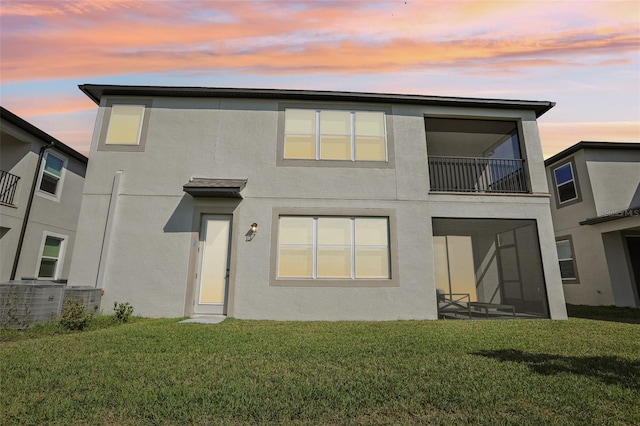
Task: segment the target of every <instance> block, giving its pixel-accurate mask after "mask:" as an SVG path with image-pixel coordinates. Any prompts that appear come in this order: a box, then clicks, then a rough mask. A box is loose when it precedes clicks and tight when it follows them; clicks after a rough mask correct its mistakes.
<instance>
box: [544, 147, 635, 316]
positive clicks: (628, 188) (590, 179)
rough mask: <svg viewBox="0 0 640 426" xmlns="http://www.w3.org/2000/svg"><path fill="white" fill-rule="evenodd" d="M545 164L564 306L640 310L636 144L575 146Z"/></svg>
mask: <svg viewBox="0 0 640 426" xmlns="http://www.w3.org/2000/svg"><path fill="white" fill-rule="evenodd" d="M545 166H546V168H547V175H548V182H549V190H550V191H551V193H552V194H553V196H552V200H551V210H552V216H553V224H554V228H555V234H556V245H557V250H558V258H559V261H560V272H561V275H562V283H563V287H564V293H565V297H566V300H567V303H573V304H585V305H617V306H640V298H639V296H640V144H639V143H620V142H617V143H614V142H579V143H577V144H575V145H573V146H571V147H569V148H567V149H565V150H564V151H562V152H560V153H558V154H556V155H554V156H553V157H551V158H549V159H547V160H546V161H545Z"/></svg>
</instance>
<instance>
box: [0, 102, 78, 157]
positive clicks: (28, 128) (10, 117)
mask: <svg viewBox="0 0 640 426" xmlns="http://www.w3.org/2000/svg"><path fill="white" fill-rule="evenodd" d="M0 118H1V119H2V120H6V121H7V122H8V123H11V124H13V125H14V126H16V127H17V128H19V129H21V130H22V131H25V132H27V133H29V134H30V135H31V136H34V137H36V138H37V139H39V140H40V141H42V143H43V144H45V145H47V144H53V145H52V147H53V148H55V149H57V150H59V151H60V152H62V153H63V154H67V155H69V156H70V157H73V158H75V159H76V160H78V161H80V162H82V163H84V164H87V161H88V160H89V159H88V158H87V157H86V156H84V155H82V154H80V153H79V152H78V151H76V150H75V149H73V148H71V147H70V146H69V145H66V144H64V143H62V142H61V141H59V140H58V139H56V138H54V137H53V136H51V135H50V134H48V133H46V132H44V131H42V130H41V129H39V128H37V127H36V126H34V125H33V124H31V123H29V122H28V121H26V120H24V119H22V118H20V117H18V116H17V115H15V114H14V113H12V112H11V111H9V110H8V109H6V108H4V107H0Z"/></svg>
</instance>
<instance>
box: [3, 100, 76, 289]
mask: <svg viewBox="0 0 640 426" xmlns="http://www.w3.org/2000/svg"><path fill="white" fill-rule="evenodd" d="M86 168H87V157H85V156H84V155H82V154H80V153H79V152H77V151H75V150H73V149H72V148H70V147H68V146H67V145H65V144H63V143H62V142H60V141H59V140H57V139H55V138H54V137H52V136H50V135H48V134H47V133H45V132H43V131H42V130H40V129H38V128H37V127H35V126H33V125H32V124H30V123H28V122H26V121H24V120H23V119H21V118H20V117H18V116H17V115H15V114H13V113H12V112H10V111H8V110H6V109H5V108H2V107H0V282H5V281H8V280H13V279H17V280H19V279H22V278H38V279H45V280H64V279H66V278H68V276H69V267H70V264H71V252H72V250H73V244H74V240H75V235H76V227H77V223H78V216H79V214H80V203H81V202H82V187H83V185H84V176H85V171H86Z"/></svg>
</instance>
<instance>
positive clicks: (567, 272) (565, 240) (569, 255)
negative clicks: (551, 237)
mask: <svg viewBox="0 0 640 426" xmlns="http://www.w3.org/2000/svg"><path fill="white" fill-rule="evenodd" d="M556 250H557V251H558V262H559V263H560V276H561V277H562V282H563V283H574V284H577V283H578V271H577V268H576V260H575V258H574V256H573V243H572V241H571V237H562V238H559V239H558V240H556Z"/></svg>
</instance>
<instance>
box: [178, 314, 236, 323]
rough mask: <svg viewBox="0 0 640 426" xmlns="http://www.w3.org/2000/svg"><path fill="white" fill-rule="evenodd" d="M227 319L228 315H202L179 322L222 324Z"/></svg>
mask: <svg viewBox="0 0 640 426" xmlns="http://www.w3.org/2000/svg"><path fill="white" fill-rule="evenodd" d="M226 319H227V316H226V315H206V316H205V315H202V316H195V317H193V318H189V319H186V320H184V321H180V322H179V323H178V324H220V323H221V322H222V321H224V320H226Z"/></svg>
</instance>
